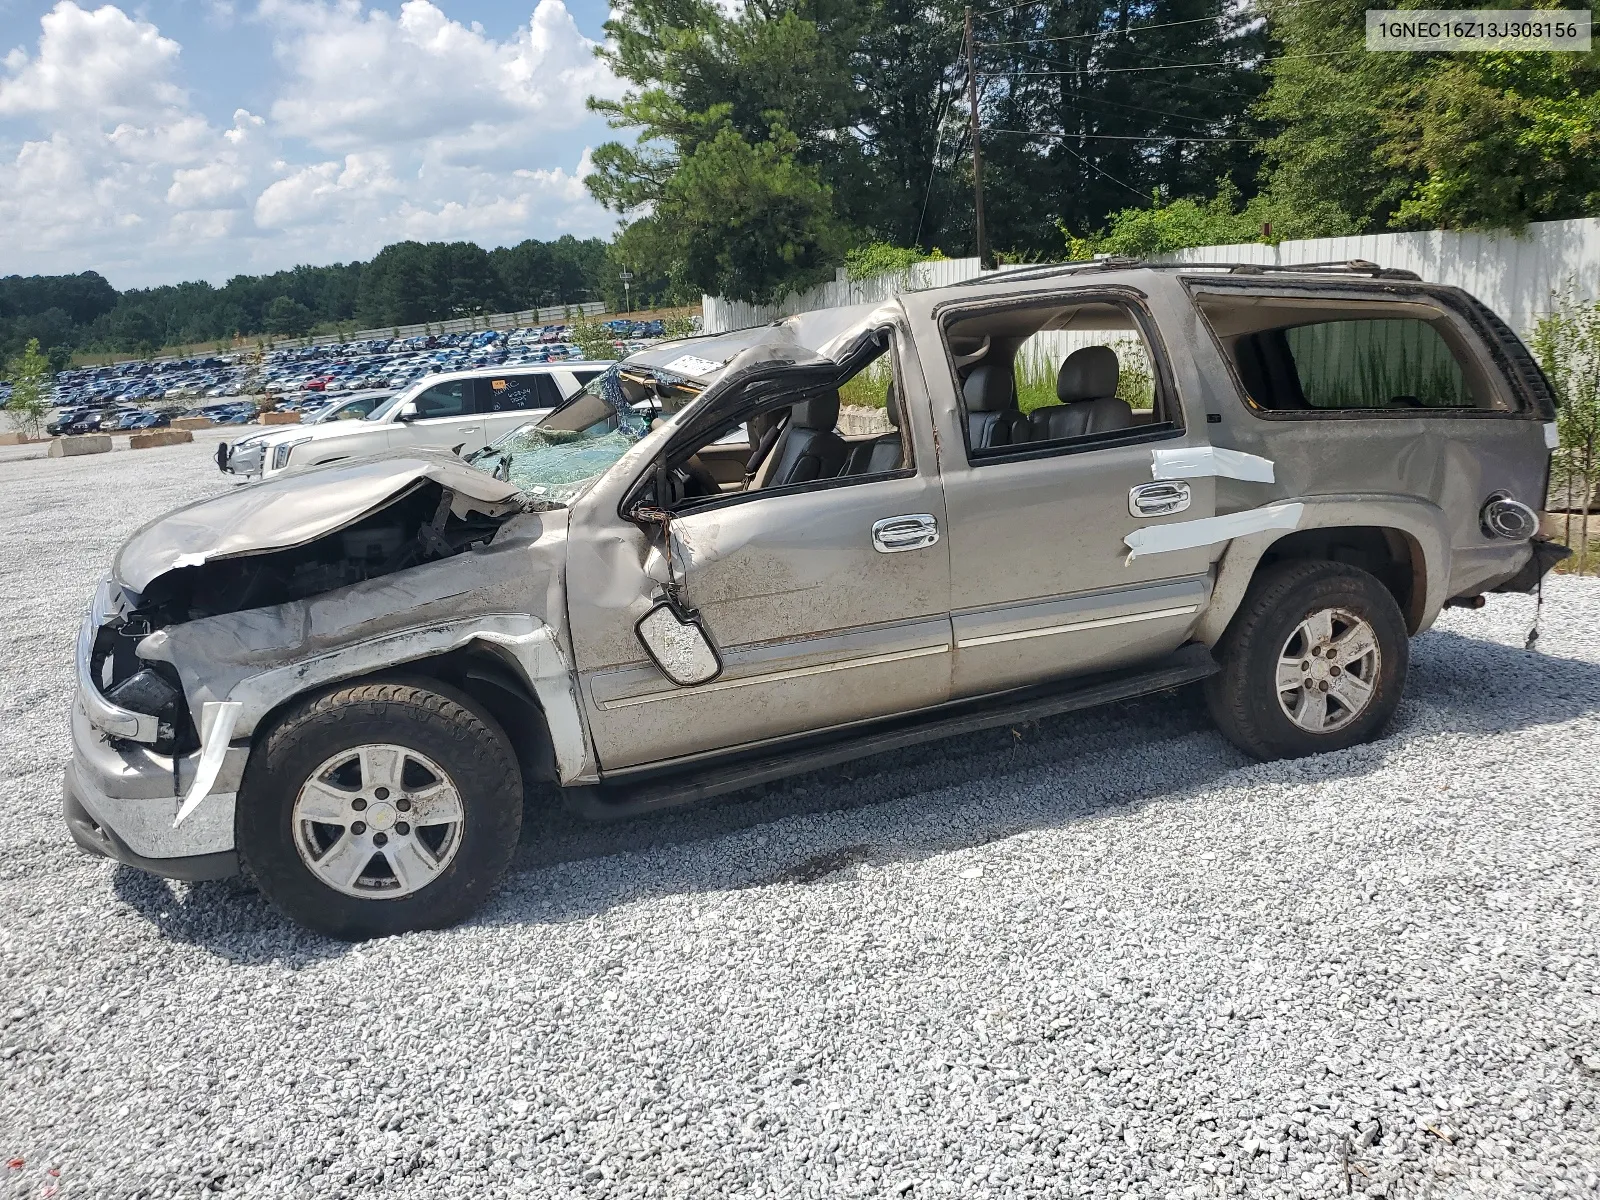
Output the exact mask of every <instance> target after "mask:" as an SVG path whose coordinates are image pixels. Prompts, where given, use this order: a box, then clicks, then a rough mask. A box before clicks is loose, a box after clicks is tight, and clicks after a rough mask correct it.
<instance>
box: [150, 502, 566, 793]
mask: <svg viewBox="0 0 1600 1200" xmlns="http://www.w3.org/2000/svg"><path fill="white" fill-rule="evenodd" d="M565 515H566V514H565V513H564V512H549V513H539V514H526V515H524V516H520V517H517V518H514V519H513V520H512V521H511V522H510V523H509V524H508V525H507V526H506V528H505V529H504V531H503V532H502V535H501V536H500V537H498V538H496V539H495V541H494V542H493V543H492V544H491V545H489V546H486V547H480V548H478V549H475V550H471V551H468V552H466V553H465V554H460V555H456V556H454V557H452V558H447V559H440V560H438V561H435V562H431V563H425V564H423V565H421V566H417V567H412V568H410V569H408V570H405V571H399V572H396V573H394V574H391V575H383V576H380V577H378V578H376V579H369V580H367V581H365V582H364V583H359V584H354V585H352V586H350V587H345V588H339V589H337V590H336V591H332V592H328V593H326V594H324V595H320V596H314V597H310V598H308V599H304V600H296V601H292V602H290V603H288V604H279V605H274V606H272V607H269V608H257V609H248V610H245V611H243V612H235V613H225V614H222V615H220V616H215V617H206V618H203V619H201V620H197V621H191V622H188V623H187V624H183V625H173V626H168V627H167V628H165V629H159V630H156V631H155V632H154V633H151V634H150V635H149V636H148V637H146V638H144V639H143V640H142V641H140V643H139V646H138V655H139V657H140V658H142V659H146V660H149V661H156V662H166V663H170V664H171V665H172V666H173V667H174V668H175V669H176V670H177V672H178V677H179V680H180V681H181V682H182V684H183V688H184V693H185V697H186V699H187V700H188V703H189V708H190V711H191V712H193V713H194V714H196V716H197V717H198V716H200V715H201V714H203V713H204V712H205V711H206V707H207V706H208V705H217V704H222V703H237V704H239V705H240V708H239V710H238V717H237V720H236V721H235V722H234V724H233V727H232V730H231V732H232V735H233V736H234V737H236V738H242V737H248V736H250V735H251V734H252V733H254V732H255V730H256V728H257V726H258V725H259V724H260V723H261V721H262V720H263V718H265V717H266V716H267V715H268V714H270V713H272V712H273V711H274V710H276V709H277V708H279V707H280V706H281V705H283V704H284V703H286V702H287V701H289V700H292V699H293V698H294V697H296V696H299V695H302V694H304V693H306V692H309V691H312V690H314V689H317V688H320V687H325V686H327V685H329V684H332V683H337V682H339V681H340V680H344V679H355V678H360V677H361V676H364V675H370V674H372V673H374V672H377V671H382V670H388V669H391V668H393V667H396V666H402V665H404V664H405V663H408V662H417V661H420V660H422V659H427V658H433V657H436V656H438V655H441V654H445V653H448V652H449V651H451V650H456V649H460V648H461V647H463V646H466V645H468V644H470V643H472V642H480V643H482V644H484V645H485V646H488V647H491V648H493V649H494V650H495V651H496V652H497V653H498V654H499V656H500V657H501V658H502V659H504V660H506V661H507V662H508V664H509V665H511V666H512V667H514V669H515V670H516V671H517V673H518V674H519V675H520V676H521V677H522V678H523V680H524V682H525V683H526V684H527V686H528V688H529V690H530V691H531V692H532V694H533V695H534V696H535V698H536V699H537V700H538V702H539V704H540V707H541V708H542V709H543V710H544V716H545V721H546V724H547V725H548V727H549V732H550V737H551V741H552V742H553V743H554V749H555V757H556V767H557V771H558V773H559V774H560V777H561V780H562V782H563V783H567V782H581V781H584V780H586V779H589V778H592V777H594V772H595V764H594V761H593V756H592V754H591V752H590V750H589V739H588V733H587V727H586V725H585V723H584V720H583V715H582V708H581V706H580V705H579V703H578V696H577V691H576V686H577V685H576V677H575V675H574V673H573V671H572V669H571V653H570V649H569V647H568V645H567V639H566V632H565V614H566V595H565V580H564V569H565V564H566V523H565Z"/></svg>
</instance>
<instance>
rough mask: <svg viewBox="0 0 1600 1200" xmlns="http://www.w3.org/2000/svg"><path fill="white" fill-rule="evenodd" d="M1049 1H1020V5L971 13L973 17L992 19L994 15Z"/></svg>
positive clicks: (1008, 5)
mask: <svg viewBox="0 0 1600 1200" xmlns="http://www.w3.org/2000/svg"><path fill="white" fill-rule="evenodd" d="M1048 2H1049V0H1022V3H1021V4H1007V5H1006V6H1005V7H1004V8H986V9H984V10H983V11H982V12H980V13H973V14H972V15H973V17H974V18H975V19H976V18H978V17H992V16H994V14H995V13H1003V12H1010V11H1012V10H1013V9H1017V8H1027V7H1029V6H1030V5H1033V4H1046V3H1048Z"/></svg>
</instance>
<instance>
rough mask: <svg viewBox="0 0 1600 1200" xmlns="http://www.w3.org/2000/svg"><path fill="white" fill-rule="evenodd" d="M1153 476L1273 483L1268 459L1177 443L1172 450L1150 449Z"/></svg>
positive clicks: (1232, 451)
mask: <svg viewBox="0 0 1600 1200" xmlns="http://www.w3.org/2000/svg"><path fill="white" fill-rule="evenodd" d="M1150 458H1151V464H1150V478H1152V479H1203V478H1208V477H1210V478H1220V479H1242V480H1244V481H1245V482H1246V483H1272V482H1273V466H1272V460H1271V459H1270V458H1261V457H1259V456H1258V455H1254V454H1246V453H1245V452H1244V451H1242V450H1227V449H1224V448H1223V447H1221V446H1179V447H1177V448H1176V449H1172V450H1153V451H1151V454H1150Z"/></svg>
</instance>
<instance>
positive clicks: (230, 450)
mask: <svg viewBox="0 0 1600 1200" xmlns="http://www.w3.org/2000/svg"><path fill="white" fill-rule="evenodd" d="M607 365H608V364H605V363H587V364H570V365H566V364H564V365H563V367H562V368H561V369H556V368H553V367H543V366H528V367H518V368H516V369H514V370H510V371H507V370H502V369H499V368H485V369H481V370H475V371H452V372H449V373H447V374H441V375H429V376H426V377H424V378H423V379H420V380H418V381H417V382H416V383H414V384H412V385H411V386H410V387H407V388H405V389H404V390H402V391H400V392H397V393H395V394H394V395H392V396H390V397H389V399H388V400H386V401H384V402H383V403H381V404H379V405H378V406H377V407H376V408H374V409H373V410H372V411H371V412H370V413H368V414H367V415H366V417H365V418H364V419H362V420H360V421H319V422H317V423H315V424H312V425H309V426H308V425H284V426H280V427H278V428H276V429H273V430H272V431H270V432H268V433H262V434H254V435H252V436H250V437H247V438H243V439H241V440H240V441H238V442H236V443H234V444H233V445H231V446H230V445H228V444H227V443H225V442H219V443H218V444H217V466H218V467H219V468H220V469H221V470H223V471H225V472H228V473H229V474H232V475H239V476H245V477H253V476H263V477H267V478H271V477H272V476H275V475H279V474H281V473H283V472H284V471H288V470H293V469H299V468H301V467H307V466H317V465H320V464H323V463H330V462H337V461H339V460H340V459H345V458H357V457H360V456H362V455H368V454H377V453H381V452H383V451H386V450H401V449H407V448H412V449H434V450H444V451H447V452H448V451H460V452H461V453H463V454H466V453H471V452H472V451H474V450H481V449H483V447H484V446H485V445H486V444H487V443H488V442H490V441H493V440H494V439H496V438H498V437H500V436H501V435H502V434H504V433H507V432H508V431H510V430H512V429H514V428H516V427H517V426H518V425H522V424H525V423H526V422H527V421H528V419H529V416H530V415H531V414H535V413H538V414H542V413H545V412H548V411H550V410H551V409H552V408H554V407H556V406H557V405H558V404H561V403H562V402H563V401H564V400H565V399H566V398H567V397H569V396H571V395H574V394H575V393H576V392H577V391H578V389H579V388H581V387H582V386H583V384H584V383H585V382H586V381H587V380H589V379H591V378H593V377H594V376H596V375H598V374H600V373H601V372H602V371H603V370H605V368H606V366H607Z"/></svg>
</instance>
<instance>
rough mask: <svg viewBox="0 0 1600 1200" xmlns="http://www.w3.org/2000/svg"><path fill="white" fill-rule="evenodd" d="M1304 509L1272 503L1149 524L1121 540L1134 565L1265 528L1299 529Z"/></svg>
mask: <svg viewBox="0 0 1600 1200" xmlns="http://www.w3.org/2000/svg"><path fill="white" fill-rule="evenodd" d="M1305 510H1306V506H1305V505H1304V504H1269V505H1267V506H1266V507H1265V508H1247V509H1245V510H1244V511H1243V512H1236V513H1227V514H1225V515H1223V516H1220V517H1201V518H1200V519H1199V520H1198V521H1174V522H1173V523H1172V524H1170V525H1146V526H1145V527H1144V528H1143V529H1135V530H1134V531H1133V532H1132V533H1130V534H1129V535H1128V536H1127V537H1125V538H1123V539H1122V540H1123V542H1124V543H1125V544H1126V545H1127V547H1128V561H1129V562H1132V561H1133V560H1134V559H1136V558H1138V557H1139V556H1140V555H1141V554H1166V553H1168V552H1169V551H1172V550H1193V549H1194V548H1195V547H1197V546H1213V545H1215V544H1216V543H1218V542H1226V541H1228V540H1230V539H1232V538H1236V537H1244V535H1245V534H1247V533H1260V532H1261V531H1262V530H1265V529H1298V528H1299V527H1300V517H1301V515H1302V514H1303V513H1304V512H1305Z"/></svg>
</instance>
